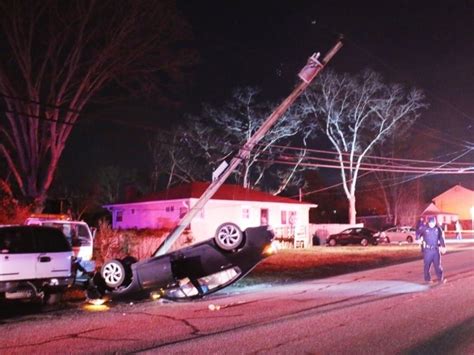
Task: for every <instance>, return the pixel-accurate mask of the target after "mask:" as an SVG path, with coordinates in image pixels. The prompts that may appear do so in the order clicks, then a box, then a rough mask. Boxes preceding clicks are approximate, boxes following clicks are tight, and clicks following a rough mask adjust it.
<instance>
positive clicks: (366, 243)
mask: <svg viewBox="0 0 474 355" xmlns="http://www.w3.org/2000/svg"><path fill="white" fill-rule="evenodd" d="M360 245H362V246H363V247H366V246H367V245H369V240H368V239H367V238H362V240H361V241H360Z"/></svg>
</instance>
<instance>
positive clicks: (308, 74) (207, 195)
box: [154, 41, 342, 256]
mask: <svg viewBox="0 0 474 355" xmlns="http://www.w3.org/2000/svg"><path fill="white" fill-rule="evenodd" d="M341 47H342V42H341V41H338V42H337V43H336V44H335V45H334V47H332V48H331V50H330V51H329V52H328V53H327V54H326V56H325V57H324V58H323V60H322V61H321V62H320V61H319V60H318V58H319V53H315V54H313V55H312V56H311V57H310V58H309V59H308V62H307V64H306V65H305V66H304V68H303V69H301V71H300V72H299V74H298V76H299V77H300V79H301V80H302V82H301V83H300V84H299V85H298V86H297V87H296V88H295V89H294V90H293V92H292V93H291V94H290V95H289V96H288V97H287V98H286V99H285V100H284V101H283V102H282V103H281V104H280V106H278V107H277V108H276V109H275V111H273V113H272V114H271V115H270V116H268V118H267V119H266V120H265V122H264V123H263V124H262V126H261V127H260V128H259V129H258V130H257V132H255V133H254V134H253V136H252V137H250V138H249V139H248V141H247V142H246V143H245V144H244V146H243V147H242V148H241V149H240V150H239V152H238V153H237V155H236V156H235V157H234V158H233V159H232V160H231V162H230V163H229V165H228V166H227V167H226V168H225V169H224V171H223V172H222V174H221V175H220V176H219V177H218V178H217V179H216V180H214V181H212V182H211V184H210V185H209V187H208V188H207V189H206V191H204V193H203V194H202V196H201V197H200V198H199V199H198V200H197V202H196V204H195V205H194V206H193V207H191V208H190V210H189V211H188V212H187V213H186V215H184V216H183V218H182V219H181V221H180V222H179V224H178V225H177V226H176V228H175V229H174V230H173V231H172V232H171V234H170V235H168V237H166V240H165V242H164V243H163V244H162V245H161V246H160V248H159V249H158V250H157V251H156V252H155V254H154V256H160V255H163V254H166V253H167V252H168V250H169V249H170V247H171V246H172V245H173V243H174V242H175V241H176V239H178V238H179V236H180V235H181V233H183V231H184V230H185V228H186V227H187V226H188V225H189V223H191V221H192V219H193V218H194V217H195V216H196V215H197V214H198V213H199V211H201V210H202V208H204V206H205V204H206V203H207V201H209V200H210V199H211V198H212V196H214V194H215V193H216V192H217V190H218V189H219V187H221V185H222V184H223V183H224V182H225V180H226V179H227V178H228V177H229V176H230V174H232V172H233V171H234V170H235V169H236V168H237V166H238V165H239V164H240V163H241V162H242V160H244V159H247V158H248V157H249V156H250V152H251V151H252V149H253V148H254V147H255V145H256V144H257V143H258V142H259V141H260V140H261V139H262V138H263V136H264V135H265V134H266V133H267V132H268V131H269V130H270V128H271V127H272V126H273V125H274V124H275V122H276V121H277V120H278V119H279V118H280V117H281V116H282V115H283V113H285V111H286V110H287V109H288V108H289V107H290V106H291V105H292V104H293V102H294V101H295V100H296V99H297V98H298V96H300V95H301V93H302V92H303V91H304V90H305V89H306V88H307V87H308V86H309V84H310V83H311V81H312V80H313V79H314V78H315V77H316V75H318V73H319V72H320V71H321V70H322V69H323V68H324V67H325V65H326V64H327V63H328V62H329V61H330V60H331V58H332V57H333V56H334V55H335V54H336V53H337V51H338V50H339V49H340V48H341Z"/></svg>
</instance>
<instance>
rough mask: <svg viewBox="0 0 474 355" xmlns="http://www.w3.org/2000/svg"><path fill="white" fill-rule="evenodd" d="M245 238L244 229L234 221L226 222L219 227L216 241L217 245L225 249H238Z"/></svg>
mask: <svg viewBox="0 0 474 355" xmlns="http://www.w3.org/2000/svg"><path fill="white" fill-rule="evenodd" d="M243 240H244V235H243V233H242V231H241V230H240V228H239V227H238V226H237V225H236V224H234V223H224V224H221V225H220V226H219V227H218V228H217V232H216V235H215V241H216V244H217V246H218V247H219V248H221V249H223V250H227V251H229V250H234V249H237V248H238V247H239V246H240V244H242V241H243Z"/></svg>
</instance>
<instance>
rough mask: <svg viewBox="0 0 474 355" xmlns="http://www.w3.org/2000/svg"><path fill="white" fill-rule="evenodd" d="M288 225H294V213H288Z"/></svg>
mask: <svg viewBox="0 0 474 355" xmlns="http://www.w3.org/2000/svg"><path fill="white" fill-rule="evenodd" d="M288 223H289V224H291V225H294V224H296V211H290V212H289V214H288Z"/></svg>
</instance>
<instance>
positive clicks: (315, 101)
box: [300, 70, 426, 223]
mask: <svg viewBox="0 0 474 355" xmlns="http://www.w3.org/2000/svg"><path fill="white" fill-rule="evenodd" d="M300 107H301V108H302V110H303V112H304V115H305V116H307V117H308V118H309V119H310V121H309V122H311V123H312V124H313V126H314V128H315V129H317V130H319V131H322V132H323V133H324V134H325V135H326V136H327V137H328V139H329V141H330V142H331V144H332V145H333V147H334V148H335V149H336V151H337V154H336V155H337V159H338V160H339V166H340V170H341V178H342V183H343V189H344V193H345V195H346V197H347V199H348V202H349V223H355V221H356V198H355V192H356V186H357V178H358V174H359V169H360V165H361V163H362V161H363V160H364V159H365V158H366V155H367V154H368V153H369V152H370V151H371V150H372V149H373V148H374V147H375V146H376V145H377V144H379V143H381V142H382V141H383V140H384V139H385V138H386V137H388V136H390V135H391V134H392V133H393V132H394V131H395V130H396V129H398V128H399V127H400V126H401V125H403V124H406V123H407V122H409V121H413V120H415V119H416V118H417V117H418V115H419V111H420V110H421V109H422V108H424V107H426V104H425V103H424V95H423V94H422V92H421V91H419V90H416V89H412V90H408V91H407V90H405V88H404V87H403V86H401V85H398V84H386V83H384V82H383V80H382V78H381V76H380V75H379V74H377V73H375V72H373V71H370V70H366V71H364V72H362V73H361V74H358V75H354V76H352V75H349V74H337V73H336V72H334V71H331V70H328V71H325V72H323V73H322V74H321V75H320V77H319V78H318V80H316V81H315V83H314V84H313V85H312V86H311V87H310V88H309V89H308V90H307V91H306V92H305V94H304V97H303V100H301V101H300Z"/></svg>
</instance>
